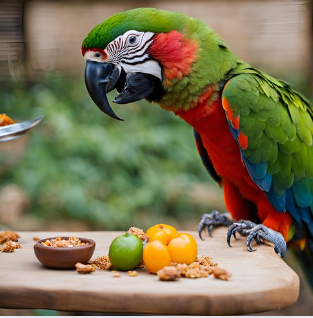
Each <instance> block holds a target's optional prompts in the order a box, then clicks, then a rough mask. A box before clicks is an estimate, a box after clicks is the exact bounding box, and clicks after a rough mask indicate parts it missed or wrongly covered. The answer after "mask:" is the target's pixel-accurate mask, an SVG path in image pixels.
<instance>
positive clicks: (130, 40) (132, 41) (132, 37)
mask: <svg viewBox="0 0 313 318" xmlns="http://www.w3.org/2000/svg"><path fill="white" fill-rule="evenodd" d="M136 40H137V38H136V36H135V35H132V36H130V37H129V38H128V43H129V44H135V43H136Z"/></svg>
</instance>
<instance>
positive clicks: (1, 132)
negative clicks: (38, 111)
mask: <svg viewBox="0 0 313 318" xmlns="http://www.w3.org/2000/svg"><path fill="white" fill-rule="evenodd" d="M43 117H44V116H43V115H41V116H38V117H36V118H34V119H31V120H25V121H22V122H20V123H15V124H12V125H6V126H1V127H0V142H2V141H9V140H13V139H16V138H19V137H21V136H23V135H24V134H25V133H26V132H27V131H28V130H29V129H31V128H33V127H35V126H36V125H37V124H39V123H40V122H41V120H42V119H43Z"/></svg>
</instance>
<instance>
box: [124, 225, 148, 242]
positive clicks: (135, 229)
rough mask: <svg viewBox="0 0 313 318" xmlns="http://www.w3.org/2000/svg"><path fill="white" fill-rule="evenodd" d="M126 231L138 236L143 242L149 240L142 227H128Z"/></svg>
mask: <svg viewBox="0 0 313 318" xmlns="http://www.w3.org/2000/svg"><path fill="white" fill-rule="evenodd" d="M128 233H129V234H134V235H136V236H138V237H139V238H140V239H141V240H142V241H143V242H147V241H148V240H149V236H148V235H147V234H146V233H145V232H144V231H143V230H142V229H139V228H138V227H131V228H129V230H128Z"/></svg>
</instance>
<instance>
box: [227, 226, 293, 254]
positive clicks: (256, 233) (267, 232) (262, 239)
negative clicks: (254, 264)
mask: <svg viewBox="0 0 313 318" xmlns="http://www.w3.org/2000/svg"><path fill="white" fill-rule="evenodd" d="M237 232H238V233H239V234H240V235H242V236H247V235H248V237H247V240H246V245H247V249H248V251H249V252H254V251H255V250H254V249H252V247H251V242H252V240H253V239H254V240H255V241H256V242H257V244H266V242H270V243H273V244H274V250H275V252H276V253H277V254H278V255H279V256H280V257H282V258H283V257H284V256H285V254H286V251H287V244H286V242H285V240H284V238H283V236H282V235H281V233H279V232H276V231H274V230H272V229H270V228H267V227H266V226H264V225H263V224H255V223H253V222H251V221H245V220H240V221H239V222H236V223H234V224H233V225H231V226H230V227H229V229H228V232H227V238H226V240H227V243H228V246H231V245H230V238H231V236H232V235H233V236H234V237H235V233H237Z"/></svg>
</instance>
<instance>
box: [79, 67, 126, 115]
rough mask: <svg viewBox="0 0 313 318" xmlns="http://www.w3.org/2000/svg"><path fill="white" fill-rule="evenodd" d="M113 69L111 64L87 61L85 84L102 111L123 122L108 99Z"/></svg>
mask: <svg viewBox="0 0 313 318" xmlns="http://www.w3.org/2000/svg"><path fill="white" fill-rule="evenodd" d="M113 68H114V65H113V64H110V63H98V62H93V61H87V62H86V70H85V83H86V87H87V90H88V93H89V95H90V97H91V98H92V100H93V101H94V103H95V104H96V105H97V106H98V107H99V109H100V110H101V111H103V112H104V113H105V114H107V115H108V116H110V117H112V118H114V119H118V120H123V119H122V118H121V117H119V116H117V115H116V114H115V113H114V111H113V109H112V108H111V106H110V104H109V101H108V98H107V84H108V81H109V77H110V74H111V72H112V70H113Z"/></svg>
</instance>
